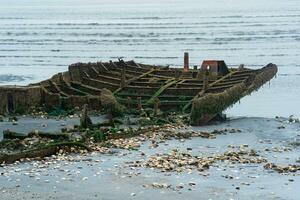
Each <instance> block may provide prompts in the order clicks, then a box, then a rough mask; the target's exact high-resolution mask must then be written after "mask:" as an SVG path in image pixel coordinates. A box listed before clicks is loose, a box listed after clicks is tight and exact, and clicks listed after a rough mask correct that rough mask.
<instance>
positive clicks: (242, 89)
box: [190, 64, 277, 125]
mask: <svg viewBox="0 0 300 200" xmlns="http://www.w3.org/2000/svg"><path fill="white" fill-rule="evenodd" d="M276 73H277V66H276V65H274V64H268V65H267V66H266V67H264V68H262V69H261V70H260V71H259V73H258V74H257V75H253V76H250V77H249V78H248V79H246V80H245V81H243V82H241V83H240V84H237V85H234V86H233V87H230V88H228V89H226V90H224V91H223V92H220V93H207V94H203V95H202V96H200V97H196V98H194V99H193V101H192V110H191V114H190V120H191V124H192V125H202V124H205V123H206V122H208V121H210V120H211V119H212V118H213V117H214V116H216V115H217V114H218V113H221V112H222V111H224V110H225V109H227V108H228V107H229V106H231V105H233V104H235V103H236V102H238V101H239V100H240V99H241V98H242V97H244V96H246V95H249V94H250V93H251V92H253V91H255V90H257V89H259V88H260V87H261V86H262V85H263V84H265V83H266V82H268V81H270V80H271V79H272V78H273V77H274V76H275V75H276Z"/></svg>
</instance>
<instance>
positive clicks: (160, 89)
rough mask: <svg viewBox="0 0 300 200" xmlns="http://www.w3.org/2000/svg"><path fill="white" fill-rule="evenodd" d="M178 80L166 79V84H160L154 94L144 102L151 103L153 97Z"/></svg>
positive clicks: (153, 99)
mask: <svg viewBox="0 0 300 200" xmlns="http://www.w3.org/2000/svg"><path fill="white" fill-rule="evenodd" d="M177 82H178V80H175V79H174V78H173V79H170V80H168V81H166V84H165V85H163V86H161V87H160V88H159V89H158V90H157V91H156V92H155V93H154V95H153V96H152V97H151V98H150V99H149V100H148V101H147V102H146V104H148V105H149V104H153V103H154V101H155V99H156V98H158V96H159V95H160V94H161V93H162V92H163V91H164V90H165V89H167V88H168V87H170V86H171V85H174V84H176V83H177Z"/></svg>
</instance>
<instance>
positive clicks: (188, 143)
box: [0, 118, 300, 200]
mask: <svg viewBox="0 0 300 200" xmlns="http://www.w3.org/2000/svg"><path fill="white" fill-rule="evenodd" d="M280 126H281V127H282V126H284V127H285V128H282V129H278V127H280ZM223 128H238V129H240V130H242V132H241V133H228V134H226V135H217V137H216V139H204V138H192V139H188V140H175V139H173V140H167V141H166V142H165V143H160V144H159V146H158V147H157V148H153V147H151V145H150V142H149V141H146V142H144V143H143V144H142V146H141V147H140V148H139V150H137V151H134V150H132V151H129V150H120V149H115V150H114V151H116V153H114V154H99V153H94V154H90V155H87V156H82V155H73V156H72V159H73V161H69V159H67V160H57V159H56V160H53V159H52V160H49V162H41V161H33V162H30V163H22V164H18V165H9V166H5V167H2V168H0V173H1V175H0V193H1V199H3V200H6V199H295V200H296V199H299V195H298V194H299V192H298V188H299V187H300V176H299V175H300V172H299V171H298V172H296V173H289V174H279V173H277V172H275V171H272V170H266V169H264V168H263V164H228V163H227V162H218V163H216V164H214V165H213V167H211V168H210V169H209V170H207V171H204V172H199V171H197V170H194V171H184V172H181V173H177V172H161V171H160V170H158V169H151V168H144V167H130V166H129V164H128V163H127V162H129V161H137V160H147V159H148V158H149V156H152V155H155V154H156V153H167V152H170V151H171V150H172V149H179V150H180V151H183V152H187V151H188V150H187V148H189V149H190V148H191V149H192V150H191V151H189V152H191V153H192V154H193V155H197V156H200V155H203V156H205V155H212V154H218V153H222V152H224V151H226V150H228V149H229V147H228V145H229V146H230V145H231V146H239V145H245V144H247V145H249V148H252V149H256V150H257V152H258V153H259V155H260V156H263V157H265V158H266V159H267V160H268V162H273V163H276V164H282V165H287V164H289V163H291V164H295V163H296V160H297V159H299V157H300V148H299V147H297V146H292V145H290V143H291V142H295V141H298V142H299V140H300V124H299V123H288V122H287V121H286V120H284V121H282V122H280V121H279V120H275V119H266V118H240V119H235V120H231V121H228V122H225V123H222V124H219V125H213V126H206V127H191V129H197V130H205V131H211V130H214V129H223ZM284 147H286V149H289V150H286V151H284V150H283V149H284ZM267 148H268V149H269V151H266V150H265V149H267ZM141 152H144V153H145V155H141ZM153 183H155V184H165V185H170V186H169V187H168V188H154V187H153V186H152V184H153Z"/></svg>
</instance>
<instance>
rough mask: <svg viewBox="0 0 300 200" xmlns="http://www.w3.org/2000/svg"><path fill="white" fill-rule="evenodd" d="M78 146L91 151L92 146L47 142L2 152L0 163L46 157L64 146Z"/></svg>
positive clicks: (78, 143)
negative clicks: (16, 150) (41, 144)
mask: <svg viewBox="0 0 300 200" xmlns="http://www.w3.org/2000/svg"><path fill="white" fill-rule="evenodd" d="M70 147H77V148H82V149H86V150H88V151H90V148H89V147H88V146H87V145H85V144H84V143H82V142H57V143H50V144H45V145H43V146H40V147H35V148H32V149H28V150H24V151H21V152H16V153H10V154H0V163H13V162H15V161H18V160H21V159H26V158H37V157H39V158H44V157H47V156H51V155H54V154H56V153H57V152H58V151H59V150H60V149H62V148H70Z"/></svg>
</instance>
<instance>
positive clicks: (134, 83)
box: [0, 53, 277, 125]
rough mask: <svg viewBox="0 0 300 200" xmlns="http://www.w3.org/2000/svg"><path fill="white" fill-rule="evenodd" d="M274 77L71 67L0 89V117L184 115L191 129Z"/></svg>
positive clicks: (271, 67)
mask: <svg viewBox="0 0 300 200" xmlns="http://www.w3.org/2000/svg"><path fill="white" fill-rule="evenodd" d="M276 73H277V66H276V65H275V64H272V63H270V64H267V65H266V66H264V67H262V68H260V69H248V68H246V67H244V66H243V65H240V66H238V67H236V68H229V67H228V66H227V65H226V64H225V62H224V61H220V60H205V61H203V63H202V65H201V66H200V67H197V66H193V67H192V68H190V66H189V59H188V54H187V53H185V56H184V66H183V67H180V68H172V67H169V66H154V65H146V64H141V63H136V62H135V61H123V60H122V59H119V60H118V61H115V62H113V61H109V62H96V63H76V64H72V65H70V66H69V68H68V71H66V72H63V73H58V74H56V75H54V76H53V77H52V78H50V79H47V80H44V81H42V82H39V83H35V84H30V85H28V86H1V87H0V114H15V113H21V112H22V113H26V112H29V111H30V109H32V108H33V107H45V108H54V107H61V108H64V109H71V108H74V107H79V108H82V107H83V105H85V104H87V105H88V107H89V109H93V110H99V109H101V108H102V107H103V106H108V105H110V106H114V105H116V103H118V104H120V105H122V106H123V107H127V108H128V107H129V108H131V109H132V108H135V109H144V108H156V109H158V108H159V109H160V110H162V111H173V110H174V111H176V112H182V113H187V114H189V116H190V122H191V124H193V125H202V124H207V123H208V122H210V121H211V120H212V119H214V118H216V117H217V116H218V115H220V114H221V113H222V111H224V110H225V109H226V108H228V107H229V106H231V105H233V104H234V103H236V102H238V101H239V100H240V99H241V98H242V97H244V96H245V95H248V94H250V93H251V92H253V91H255V90H257V89H258V88H259V87H261V86H262V85H263V84H265V83H266V82H268V81H270V80H271V79H272V78H273V77H274V76H275V75H276Z"/></svg>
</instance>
